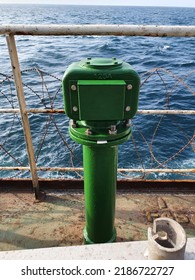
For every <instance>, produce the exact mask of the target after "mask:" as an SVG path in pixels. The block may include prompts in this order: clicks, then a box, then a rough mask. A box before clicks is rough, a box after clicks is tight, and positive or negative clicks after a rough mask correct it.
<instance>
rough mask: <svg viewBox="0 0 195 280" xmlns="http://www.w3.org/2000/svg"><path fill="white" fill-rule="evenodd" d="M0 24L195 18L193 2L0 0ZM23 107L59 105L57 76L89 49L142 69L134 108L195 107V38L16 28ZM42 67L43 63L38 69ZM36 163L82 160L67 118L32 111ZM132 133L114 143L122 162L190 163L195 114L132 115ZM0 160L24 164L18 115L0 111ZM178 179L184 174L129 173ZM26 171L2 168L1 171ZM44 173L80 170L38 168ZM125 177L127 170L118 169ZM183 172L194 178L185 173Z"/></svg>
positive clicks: (0, 56) (4, 83) (3, 88)
mask: <svg viewBox="0 0 195 280" xmlns="http://www.w3.org/2000/svg"><path fill="white" fill-rule="evenodd" d="M0 24H48V25H49V24H139V25H151V24H152V25H195V9H193V8H162V7H120V6H117V7H116V6H115V7H112V6H65V5H64V6H63V5H0ZM16 44H17V49H18V56H19V60H20V67H21V71H22V78H23V83H24V91H25V97H26V102H27V107H28V108H39V109H41V108H42V109H45V108H55V109H57V108H63V99H62V90H61V78H62V76H63V73H64V71H65V70H66V68H67V67H68V65H69V64H70V63H72V62H75V61H79V60H81V59H83V58H86V57H116V58H118V59H122V60H124V61H126V62H128V63H130V64H131V65H132V66H133V67H134V69H135V70H136V71H137V72H138V73H139V75H140V77H141V90H140V98H139V109H140V110H141V109H180V110H190V109H192V110H194V109H195V93H194V92H195V38H175V37H168V38H155V37H126V36H121V37H116V36H62V37H59V36H49V37H46V36H40V37H36V36H16ZM39 69H40V70H41V71H39ZM0 102H1V106H0V107H1V108H17V107H18V104H17V98H16V92H15V87H14V83H13V79H12V77H11V66H10V61H9V55H8V50H7V46H6V40H5V37H4V36H0ZM29 119H30V125H31V130H32V137H33V145H34V149H35V155H36V159H37V165H38V166H50V167H55V166H59V167H64V166H77V167H78V166H82V148H81V147H80V145H78V144H75V143H74V142H73V141H72V140H71V139H70V137H69V134H68V125H69V120H68V119H67V117H66V116H64V115H60V114H56V115H52V116H48V115H43V114H38V115H37V114H29ZM132 130H133V134H132V138H131V140H129V141H128V142H127V143H124V144H123V145H120V146H119V167H120V168H144V169H147V168H164V167H166V168H195V156H194V153H195V143H194V139H193V135H194V133H195V121H194V117H193V116H190V115H187V116H183V115H182V116H181V115H164V116H162V115H136V116H135V117H134V119H133V121H132ZM0 144H1V149H0V161H1V166H2V165H3V166H27V165H28V158H27V154H26V150H25V143H24V137H23V132H22V127H21V120H20V116H18V115H14V114H10V115H8V114H1V115H0ZM126 175H127V176H128V177H133V178H134V177H143V176H145V178H160V179H166V178H171V179H179V178H183V177H182V175H181V174H177V175H173V174H171V173H169V174H167V173H164V172H163V171H162V172H161V173H151V174H137V173H133V174H132V173H129V174H126ZM10 176H14V177H15V176H18V177H26V176H27V177H28V176H29V173H28V172H23V173H15V172H5V171H0V177H10ZM39 176H42V177H49V176H51V177H53V176H56V177H63V178H64V177H67V176H69V177H71V178H72V177H77V176H78V175H77V174H75V173H69V174H64V173H61V172H53V173H49V172H46V173H43V172H39ZM119 176H122V177H124V174H119ZM185 178H190V179H191V178H193V176H192V175H190V174H187V175H185Z"/></svg>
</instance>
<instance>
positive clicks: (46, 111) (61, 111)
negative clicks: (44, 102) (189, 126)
mask: <svg viewBox="0 0 195 280" xmlns="http://www.w3.org/2000/svg"><path fill="white" fill-rule="evenodd" d="M26 112H27V113H31V114H64V109H27V110H26ZM18 113H20V110H19V109H0V114H18ZM137 113H138V114H140V115H156V114H158V115H195V110H138V111H137Z"/></svg>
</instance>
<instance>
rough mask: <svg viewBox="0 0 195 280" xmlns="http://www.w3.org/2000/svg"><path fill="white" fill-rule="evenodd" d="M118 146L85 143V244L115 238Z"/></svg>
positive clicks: (110, 240)
mask: <svg viewBox="0 0 195 280" xmlns="http://www.w3.org/2000/svg"><path fill="white" fill-rule="evenodd" d="M117 161H118V146H113V147H107V146H101V145H97V146H85V145H84V146H83V162H84V192H85V221H86V224H85V229H84V239H85V243H86V244H91V243H105V242H113V241H115V239H116V230H115V227H114V219H115V196H116V182H117Z"/></svg>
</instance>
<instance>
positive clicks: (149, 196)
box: [0, 189, 195, 251]
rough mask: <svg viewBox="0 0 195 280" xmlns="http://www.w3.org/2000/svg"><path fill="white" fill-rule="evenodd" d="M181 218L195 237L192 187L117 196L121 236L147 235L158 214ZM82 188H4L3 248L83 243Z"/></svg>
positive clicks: (0, 211) (0, 196) (0, 198)
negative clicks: (38, 195) (39, 192)
mask: <svg viewBox="0 0 195 280" xmlns="http://www.w3.org/2000/svg"><path fill="white" fill-rule="evenodd" d="M158 217H169V218H173V219H175V220H176V221H177V222H179V223H180V224H181V225H182V226H183V227H184V229H185V230H186V233H187V236H188V237H195V196H194V194H193V193H191V194H187V193H183V194H182V193H163V192H160V193H159V192H158V193H155V192H152V193H135V192H130V191H122V190H121V191H118V192H117V196H116V219H115V225H116V229H117V241H118V242H125V241H134V240H136V241H137V240H146V239H147V229H148V227H149V226H151V225H152V222H153V219H155V218H158ZM83 227H84V195H83V191H82V190H80V191H78V190H77V191H76V190H74V191H70V190H69V191H68V190H58V191H57V190H55V191H53V190H46V191H45V195H44V196H43V199H42V200H40V201H36V200H35V198H34V194H33V193H32V192H31V191H20V190H15V189H13V190H12V189H7V190H3V189H1V190H0V250H1V251H5V250H19V249H33V248H46V247H55V246H69V245H79V244H82V243H83V233H82V232H83Z"/></svg>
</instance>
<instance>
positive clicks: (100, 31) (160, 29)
mask: <svg viewBox="0 0 195 280" xmlns="http://www.w3.org/2000/svg"><path fill="white" fill-rule="evenodd" d="M0 34H8V35H9V34H11V35H35V36H67V35H74V36H77V35H99V36H110V35H114V36H150V37H195V26H183V25H177V26H172V25H118V24H114V25H103V24H97V25H96V24H85V25H56V24H52V25H43V24H42V25H40V24H38V25H34V24H29V25H25V24H10V25H4V24H2V25H0Z"/></svg>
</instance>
